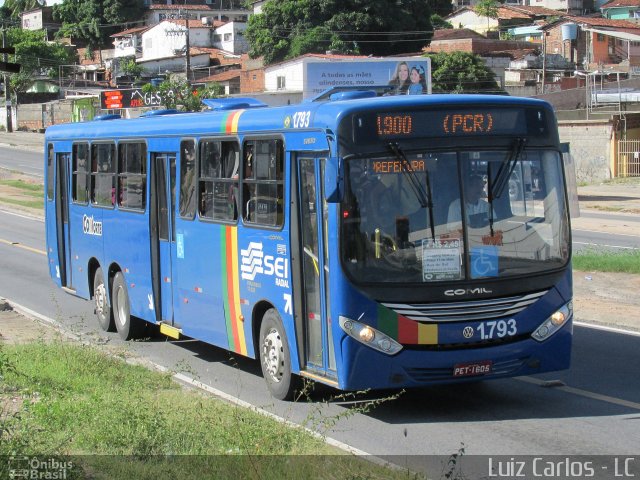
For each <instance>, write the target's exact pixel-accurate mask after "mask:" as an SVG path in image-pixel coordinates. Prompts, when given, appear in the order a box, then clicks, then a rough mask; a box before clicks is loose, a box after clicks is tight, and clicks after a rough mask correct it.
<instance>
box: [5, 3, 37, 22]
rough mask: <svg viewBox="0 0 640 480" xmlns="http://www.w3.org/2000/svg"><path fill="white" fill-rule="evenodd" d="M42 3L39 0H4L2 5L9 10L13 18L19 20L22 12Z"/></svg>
mask: <svg viewBox="0 0 640 480" xmlns="http://www.w3.org/2000/svg"><path fill="white" fill-rule="evenodd" d="M44 3H45V2H44V1H39V0H5V2H4V7H5V8H6V9H7V10H8V11H9V16H10V17H11V18H12V19H13V20H20V14H21V13H22V12H27V11H29V10H33V9H35V8H39V7H42V6H43V5H44Z"/></svg>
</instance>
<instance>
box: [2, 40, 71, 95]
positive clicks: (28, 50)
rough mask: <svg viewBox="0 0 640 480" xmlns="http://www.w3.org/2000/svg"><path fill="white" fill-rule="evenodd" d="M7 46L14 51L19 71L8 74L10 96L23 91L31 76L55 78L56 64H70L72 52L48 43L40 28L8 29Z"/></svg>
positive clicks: (58, 45) (32, 77) (27, 86)
mask: <svg viewBox="0 0 640 480" xmlns="http://www.w3.org/2000/svg"><path fill="white" fill-rule="evenodd" d="M6 38H7V45H8V46H11V47H14V48H15V50H16V53H15V60H13V61H14V62H16V63H19V64H20V73H15V74H12V75H11V77H10V79H9V80H10V81H9V85H10V89H11V91H12V93H13V96H14V97H15V96H17V94H19V93H23V92H24V91H26V90H27V89H28V88H29V87H30V86H31V85H32V84H33V79H34V77H35V76H39V75H47V76H49V77H52V78H53V77H55V76H56V75H57V74H58V66H59V65H64V64H68V63H71V60H72V58H73V53H72V52H71V51H70V50H68V49H67V48H66V47H64V46H63V45H60V44H57V43H48V42H46V41H45V40H44V36H43V34H42V31H39V30H22V29H21V28H10V29H8V30H7V32H6Z"/></svg>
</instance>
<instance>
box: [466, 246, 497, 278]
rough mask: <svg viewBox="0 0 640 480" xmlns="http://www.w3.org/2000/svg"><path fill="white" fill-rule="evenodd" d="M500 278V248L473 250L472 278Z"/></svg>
mask: <svg viewBox="0 0 640 480" xmlns="http://www.w3.org/2000/svg"><path fill="white" fill-rule="evenodd" d="M497 276H498V247H494V246H482V247H472V248H471V278H481V277H497Z"/></svg>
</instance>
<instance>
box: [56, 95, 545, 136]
mask: <svg viewBox="0 0 640 480" xmlns="http://www.w3.org/2000/svg"><path fill="white" fill-rule="evenodd" d="M244 105H245V106H247V107H248V108H240V109H234V110H220V111H219V110H208V111H204V112H195V113H181V112H177V113H176V112H171V111H164V112H161V114H158V115H148V116H145V117H141V118H135V119H112V118H111V119H110V118H107V119H105V120H92V121H88V122H79V123H66V124H59V125H53V126H51V127H49V128H47V131H46V135H45V138H46V140H47V141H55V140H83V139H84V140H95V139H100V138H118V139H125V138H146V137H153V136H158V137H160V136H162V137H166V136H196V137H199V136H208V135H215V134H228V135H233V134H236V133H249V132H251V133H263V132H264V133H266V132H270V133H274V132H281V131H283V130H292V131H293V130H300V129H331V130H334V131H335V129H336V128H337V126H338V124H339V122H340V120H341V119H342V118H343V117H344V116H345V115H348V114H350V113H353V112H354V111H372V110H378V111H385V110H395V109H401V108H403V107H404V108H415V107H418V108H429V107H434V106H438V105H446V106H447V107H453V108H456V107H474V106H483V107H487V106H495V107H499V106H505V107H506V106H515V105H520V106H529V107H538V108H541V107H542V108H548V109H551V106H550V105H549V104H548V103H547V102H544V101H542V100H537V99H531V98H521V97H509V96H498V95H415V96H413V95H408V96H407V95H403V96H387V97H377V98H359V99H349V100H334V101H331V100H329V101H321V102H303V103H300V104H295V105H287V106H282V107H269V108H255V107H254V106H252V105H250V104H249V103H245V104H244ZM107 117H111V116H107Z"/></svg>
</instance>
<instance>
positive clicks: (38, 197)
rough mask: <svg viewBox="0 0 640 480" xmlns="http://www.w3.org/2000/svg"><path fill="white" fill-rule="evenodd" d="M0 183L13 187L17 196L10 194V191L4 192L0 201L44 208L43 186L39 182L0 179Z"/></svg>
mask: <svg viewBox="0 0 640 480" xmlns="http://www.w3.org/2000/svg"><path fill="white" fill-rule="evenodd" d="M0 185H4V186H7V187H11V188H12V189H15V191H16V193H17V194H18V195H17V196H19V197H21V198H15V197H14V196H11V192H6V193H5V194H4V195H2V196H0V202H2V203H10V204H11V205H19V206H22V207H27V208H37V209H40V210H42V209H43V208H44V186H43V185H42V184H41V183H28V182H25V181H23V180H0Z"/></svg>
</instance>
